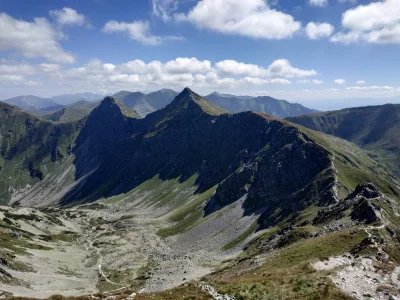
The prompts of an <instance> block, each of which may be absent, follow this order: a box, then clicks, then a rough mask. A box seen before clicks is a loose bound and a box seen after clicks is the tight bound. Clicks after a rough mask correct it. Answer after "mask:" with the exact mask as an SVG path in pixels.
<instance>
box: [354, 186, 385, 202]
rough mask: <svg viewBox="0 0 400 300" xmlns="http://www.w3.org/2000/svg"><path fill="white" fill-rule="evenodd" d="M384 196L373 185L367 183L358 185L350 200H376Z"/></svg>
mask: <svg viewBox="0 0 400 300" xmlns="http://www.w3.org/2000/svg"><path fill="white" fill-rule="evenodd" d="M380 196H382V193H381V191H380V190H379V189H378V187H377V186H376V185H374V184H373V183H370V182H367V183H362V184H359V185H357V187H356V188H355V190H354V192H352V193H351V194H350V195H349V196H348V199H360V198H365V199H374V198H378V197H380Z"/></svg>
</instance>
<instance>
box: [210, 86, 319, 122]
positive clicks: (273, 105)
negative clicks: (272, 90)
mask: <svg viewBox="0 0 400 300" xmlns="http://www.w3.org/2000/svg"><path fill="white" fill-rule="evenodd" d="M205 98H206V99H207V100H208V101H210V102H212V103H214V104H215V105H218V106H220V107H223V108H224V109H226V110H228V111H230V112H231V113H238V112H242V111H259V112H263V113H266V114H268V115H271V116H274V117H278V118H285V117H291V116H299V115H304V114H310V113H314V112H317V110H315V109H310V108H307V107H304V106H303V105H301V104H297V103H290V102H288V101H285V100H278V99H275V98H272V97H268V96H262V97H250V96H234V95H227V94H219V93H217V92H214V93H212V94H210V95H208V96H205Z"/></svg>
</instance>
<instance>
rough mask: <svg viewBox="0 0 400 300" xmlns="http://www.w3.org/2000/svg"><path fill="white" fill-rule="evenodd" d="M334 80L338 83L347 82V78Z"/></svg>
mask: <svg viewBox="0 0 400 300" xmlns="http://www.w3.org/2000/svg"><path fill="white" fill-rule="evenodd" d="M334 82H335V83H336V84H345V83H346V80H344V79H335V80H334Z"/></svg>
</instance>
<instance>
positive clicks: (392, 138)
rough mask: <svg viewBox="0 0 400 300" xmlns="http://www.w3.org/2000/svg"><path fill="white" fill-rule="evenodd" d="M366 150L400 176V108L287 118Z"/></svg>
mask: <svg viewBox="0 0 400 300" xmlns="http://www.w3.org/2000/svg"><path fill="white" fill-rule="evenodd" d="M287 120H289V121H290V122H294V123H297V124H300V125H302V126H305V127H308V128H311V129H313V130H318V131H322V132H325V133H327V134H331V135H335V136H338V137H340V138H343V139H346V140H348V141H351V142H353V143H355V144H357V145H359V146H360V147H362V148H364V149H366V150H367V151H369V152H370V153H371V154H373V155H375V156H377V158H378V159H379V160H380V161H381V162H383V163H384V164H385V165H386V166H388V167H389V168H390V169H391V170H392V171H395V172H397V174H400V105H398V104H386V105H381V106H368V107H357V108H348V109H343V110H339V111H331V112H326V113H317V114H311V115H304V116H299V117H295V118H287Z"/></svg>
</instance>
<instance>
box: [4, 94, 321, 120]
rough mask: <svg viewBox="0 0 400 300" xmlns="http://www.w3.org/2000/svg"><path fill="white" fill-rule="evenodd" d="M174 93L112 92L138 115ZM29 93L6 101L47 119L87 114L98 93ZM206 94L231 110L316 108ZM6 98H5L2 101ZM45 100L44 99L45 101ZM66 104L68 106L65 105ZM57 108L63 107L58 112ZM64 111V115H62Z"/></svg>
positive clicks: (274, 112)
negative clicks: (46, 95)
mask: <svg viewBox="0 0 400 300" xmlns="http://www.w3.org/2000/svg"><path fill="white" fill-rule="evenodd" d="M177 95H178V93H177V92H175V91H173V90H171V89H162V90H158V91H155V92H151V93H147V94H146V93H142V92H130V91H120V92H118V93H116V94H114V95H113V97H114V98H115V99H117V100H118V101H121V103H123V104H124V105H125V106H126V107H127V108H130V109H133V110H135V111H136V112H137V113H138V114H139V115H140V116H142V117H145V116H146V115H148V114H150V113H153V112H155V111H157V110H160V109H162V108H164V107H166V106H167V105H168V104H169V103H171V102H172V101H173V100H174V98H175V97H176V96H177ZM23 97H24V96H21V97H16V98H17V99H19V98H23ZM31 97H32V98H31V99H30V101H29V102H27V103H25V102H21V101H15V100H14V99H9V100H13V101H11V102H9V103H10V104H13V105H16V106H18V107H20V108H22V109H24V110H27V111H29V112H31V113H33V114H36V115H39V116H45V117H46V118H48V119H50V120H54V121H56V120H58V121H67V120H69V121H73V120H78V119H80V118H82V117H83V116H86V115H88V113H89V112H90V111H91V110H92V109H93V108H94V107H96V106H97V105H98V104H99V101H100V100H99V99H100V95H98V94H93V93H78V94H66V95H60V96H55V97H52V100H51V99H45V98H40V97H35V96H31ZM205 98H206V99H207V100H208V101H210V102H211V103H213V104H215V105H217V106H219V107H221V108H223V109H225V110H226V111H229V112H231V113H238V112H243V111H258V112H263V113H266V114H268V115H271V116H274V117H278V118H285V117H288V116H298V115H302V114H309V113H313V112H316V110H313V109H309V108H306V107H304V106H302V105H300V104H297V103H290V102H288V101H285V100H277V99H274V98H272V97H268V96H265V97H252V96H235V95H229V94H219V93H217V92H214V93H212V94H210V95H208V96H205ZM9 100H5V102H7V101H9ZM44 100H47V102H45V101H44ZM36 102H38V103H36ZM55 102H57V103H60V104H57V103H55ZM46 103H47V104H49V106H46ZM61 104H62V105H61ZM65 105H66V106H65ZM66 107H68V108H67V109H64V108H66ZM72 108H73V109H72ZM58 110H63V111H60V112H58ZM49 112H50V113H53V112H55V114H54V116H50V114H49ZM65 115H66V117H63V116H65Z"/></svg>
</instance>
